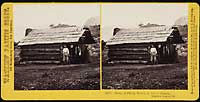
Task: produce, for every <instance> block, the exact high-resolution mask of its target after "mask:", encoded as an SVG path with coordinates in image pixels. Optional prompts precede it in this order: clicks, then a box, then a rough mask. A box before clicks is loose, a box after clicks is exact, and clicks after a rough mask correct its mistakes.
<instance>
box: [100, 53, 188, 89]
mask: <svg viewBox="0 0 200 102" xmlns="http://www.w3.org/2000/svg"><path fill="white" fill-rule="evenodd" d="M187 75H188V74H187V57H181V58H180V62H179V63H175V64H157V65H144V64H115V65H114V64H113V65H110V64H109V65H103V89H187V83H188V82H187Z"/></svg>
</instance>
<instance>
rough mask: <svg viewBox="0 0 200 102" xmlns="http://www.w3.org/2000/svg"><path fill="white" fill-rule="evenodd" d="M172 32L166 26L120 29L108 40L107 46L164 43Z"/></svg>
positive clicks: (171, 29)
mask: <svg viewBox="0 0 200 102" xmlns="http://www.w3.org/2000/svg"><path fill="white" fill-rule="evenodd" d="M173 30H174V29H173V28H172V27H168V26H156V27H140V28H134V29H123V28H122V29H121V28H120V30H119V31H118V32H117V33H116V34H115V35H114V36H113V37H112V38H111V39H110V40H108V42H107V45H116V44H124V43H151V42H166V41H167V38H168V37H169V36H170V34H171V33H172V32H173Z"/></svg>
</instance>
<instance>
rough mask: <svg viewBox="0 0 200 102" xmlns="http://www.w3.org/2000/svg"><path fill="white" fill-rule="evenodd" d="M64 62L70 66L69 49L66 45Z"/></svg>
mask: <svg viewBox="0 0 200 102" xmlns="http://www.w3.org/2000/svg"><path fill="white" fill-rule="evenodd" d="M63 62H64V64H69V49H68V48H67V46H66V45H64V47H63Z"/></svg>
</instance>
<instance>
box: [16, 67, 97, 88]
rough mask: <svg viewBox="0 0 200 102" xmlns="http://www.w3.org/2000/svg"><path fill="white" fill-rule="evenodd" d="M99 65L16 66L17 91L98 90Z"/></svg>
mask: <svg viewBox="0 0 200 102" xmlns="http://www.w3.org/2000/svg"><path fill="white" fill-rule="evenodd" d="M99 77H100V74H99V65H98V64H74V65H55V64H52V65H50V64H46V65H16V66H15V74H14V78H15V80H14V88H15V90H98V89H99V88H100V82H99Z"/></svg>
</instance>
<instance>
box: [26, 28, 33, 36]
mask: <svg viewBox="0 0 200 102" xmlns="http://www.w3.org/2000/svg"><path fill="white" fill-rule="evenodd" d="M31 31H32V29H31V28H27V29H26V32H25V36H27V35H28V34H29V33H30V32H31Z"/></svg>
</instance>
